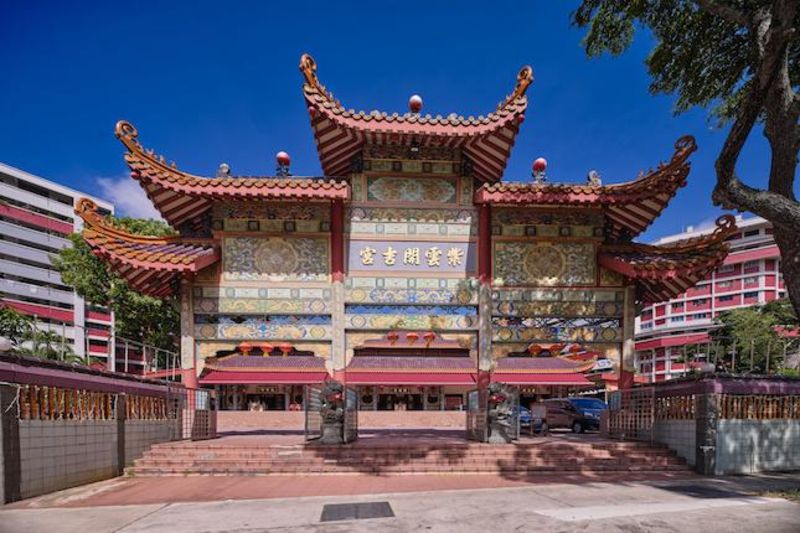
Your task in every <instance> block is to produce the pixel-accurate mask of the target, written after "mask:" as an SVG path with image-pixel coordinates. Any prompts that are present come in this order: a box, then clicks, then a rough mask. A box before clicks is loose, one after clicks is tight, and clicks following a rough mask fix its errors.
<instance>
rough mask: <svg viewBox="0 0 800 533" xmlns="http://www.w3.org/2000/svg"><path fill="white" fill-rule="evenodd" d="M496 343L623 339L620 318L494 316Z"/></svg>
mask: <svg viewBox="0 0 800 533" xmlns="http://www.w3.org/2000/svg"><path fill="white" fill-rule="evenodd" d="M492 340H493V341H494V342H533V341H544V342H566V341H571V342H615V341H621V340H622V327H621V323H620V320H619V319H612V318H596V317H590V318H564V317H525V318H520V317H493V318H492Z"/></svg>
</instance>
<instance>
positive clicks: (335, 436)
mask: <svg viewBox="0 0 800 533" xmlns="http://www.w3.org/2000/svg"><path fill="white" fill-rule="evenodd" d="M319 441H320V443H322V444H344V430H343V427H342V423H341V422H323V423H322V437H321V438H320V439H319Z"/></svg>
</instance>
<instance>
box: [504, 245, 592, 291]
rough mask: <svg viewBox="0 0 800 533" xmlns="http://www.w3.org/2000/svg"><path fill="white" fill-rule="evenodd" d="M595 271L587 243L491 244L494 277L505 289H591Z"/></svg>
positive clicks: (589, 246)
mask: <svg viewBox="0 0 800 533" xmlns="http://www.w3.org/2000/svg"><path fill="white" fill-rule="evenodd" d="M595 269H596V259H595V249H594V245H593V244H590V243H571V242H517V241H515V242H495V243H494V275H495V278H496V280H497V279H500V280H502V283H503V284H505V285H545V286H547V285H593V284H594V283H595Z"/></svg>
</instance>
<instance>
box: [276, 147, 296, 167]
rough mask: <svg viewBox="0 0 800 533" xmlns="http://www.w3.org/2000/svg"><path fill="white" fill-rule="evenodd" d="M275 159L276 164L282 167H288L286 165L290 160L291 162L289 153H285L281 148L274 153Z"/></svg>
mask: <svg viewBox="0 0 800 533" xmlns="http://www.w3.org/2000/svg"><path fill="white" fill-rule="evenodd" d="M275 160H276V161H277V162H278V164H279V165H280V166H282V167H288V166H289V163H291V162H292V158H291V157H289V154H287V153H286V152H284V151H283V150H281V151H280V152H278V153H277V154H275Z"/></svg>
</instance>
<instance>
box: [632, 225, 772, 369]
mask: <svg viewBox="0 0 800 533" xmlns="http://www.w3.org/2000/svg"><path fill="white" fill-rule="evenodd" d="M736 224H737V226H738V227H739V232H738V233H736V234H734V235H732V236H731V237H730V238H729V239H728V241H729V244H730V247H731V252H730V254H729V255H728V257H727V259H726V260H725V262H724V264H723V265H722V266H721V267H719V268H718V269H717V270H716V271H714V272H712V273H711V274H710V275H709V276H708V277H707V278H706V279H705V280H703V281H701V282H700V283H698V284H697V285H696V286H695V287H692V288H691V289H689V290H687V291H686V292H685V293H683V294H681V295H679V296H678V297H677V298H673V299H671V300H669V301H668V302H661V303H658V304H656V305H652V306H649V307H646V308H644V309H643V310H642V312H641V314H640V315H639V316H638V317H637V319H636V330H635V331H636V367H637V371H638V372H639V373H641V374H642V375H644V376H646V377H648V378H649V379H650V381H663V380H665V379H669V378H671V377H675V376H678V375H682V374H683V373H685V371H686V367H685V364H684V363H679V362H676V359H678V358H679V357H681V356H682V355H683V350H684V346H688V345H694V344H701V343H704V342H707V341H708V332H709V330H710V329H711V328H712V321H713V319H714V318H715V317H717V316H718V315H719V314H720V313H721V312H722V311H726V310H729V309H735V308H737V307H748V306H751V305H763V304H765V303H767V302H769V301H772V300H775V299H778V298H783V297H784V296H786V290H785V288H784V284H783V275H782V274H781V269H780V262H781V259H780V252H779V251H778V246H777V245H776V244H775V240H774V239H773V237H772V226H771V225H770V223H769V222H768V221H767V220H764V219H763V218H760V217H752V218H743V217H741V216H739V217H737V220H736ZM713 231H714V228H708V229H706V230H695V229H694V228H692V227H688V228H687V229H686V231H684V232H682V233H678V234H675V235H670V236H668V237H664V238H662V239H659V240H658V241H656V242H654V243H653V244H667V243H671V242H676V241H682V240H686V239H689V238H692V237H698V236H700V235H705V234H708V233H711V232H713Z"/></svg>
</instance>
